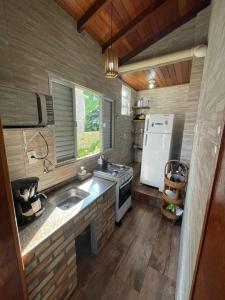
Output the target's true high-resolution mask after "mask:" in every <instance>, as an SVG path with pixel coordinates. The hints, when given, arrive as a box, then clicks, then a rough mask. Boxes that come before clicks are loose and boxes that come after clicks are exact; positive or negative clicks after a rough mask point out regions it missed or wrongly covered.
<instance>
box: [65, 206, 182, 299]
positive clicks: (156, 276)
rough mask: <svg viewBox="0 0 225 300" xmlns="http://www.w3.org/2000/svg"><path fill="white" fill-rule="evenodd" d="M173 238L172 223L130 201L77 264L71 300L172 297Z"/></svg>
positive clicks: (176, 236) (176, 239)
mask: <svg viewBox="0 0 225 300" xmlns="http://www.w3.org/2000/svg"><path fill="white" fill-rule="evenodd" d="M179 237H180V227H179V226H178V225H173V224H171V223H170V222H169V221H167V220H165V219H164V218H161V216H160V211H159V209H158V208H155V207H151V206H149V204H147V202H146V201H142V200H140V201H137V200H136V201H135V203H134V206H133V209H132V211H131V212H128V213H127V215H126V216H125V218H124V221H123V224H122V226H121V227H119V228H117V229H116V231H115V232H114V233H113V235H112V237H111V239H110V240H109V242H108V244H107V245H106V246H105V248H103V250H102V251H101V252H100V253H99V254H98V255H97V256H96V257H95V256H91V257H88V258H85V259H83V260H82V261H81V262H80V263H79V265H78V280H79V287H78V288H77V290H76V291H75V293H74V294H73V295H72V297H71V300H114V299H115V300H148V299H149V300H158V299H162V300H172V299H173V300H174V295H175V280H176V270H177V257H178V250H179V249H178V248H179Z"/></svg>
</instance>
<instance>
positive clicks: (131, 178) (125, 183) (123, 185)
mask: <svg viewBox="0 0 225 300" xmlns="http://www.w3.org/2000/svg"><path fill="white" fill-rule="evenodd" d="M132 180H133V176H131V177H130V179H129V180H127V181H126V182H124V183H123V184H122V185H121V186H120V189H122V188H123V187H125V185H127V184H128V183H129V182H131V181H132Z"/></svg>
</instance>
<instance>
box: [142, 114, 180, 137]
mask: <svg viewBox="0 0 225 300" xmlns="http://www.w3.org/2000/svg"><path fill="white" fill-rule="evenodd" d="M173 120H174V115H173V114H149V115H146V118H145V132H151V133H172V130H173Z"/></svg>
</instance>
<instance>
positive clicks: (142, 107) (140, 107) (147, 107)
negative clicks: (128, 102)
mask: <svg viewBox="0 0 225 300" xmlns="http://www.w3.org/2000/svg"><path fill="white" fill-rule="evenodd" d="M132 108H133V109H150V106H133V107H132Z"/></svg>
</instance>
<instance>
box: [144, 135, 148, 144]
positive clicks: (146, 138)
mask: <svg viewBox="0 0 225 300" xmlns="http://www.w3.org/2000/svg"><path fill="white" fill-rule="evenodd" d="M147 143H148V135H147V134H146V137H145V146H147Z"/></svg>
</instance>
